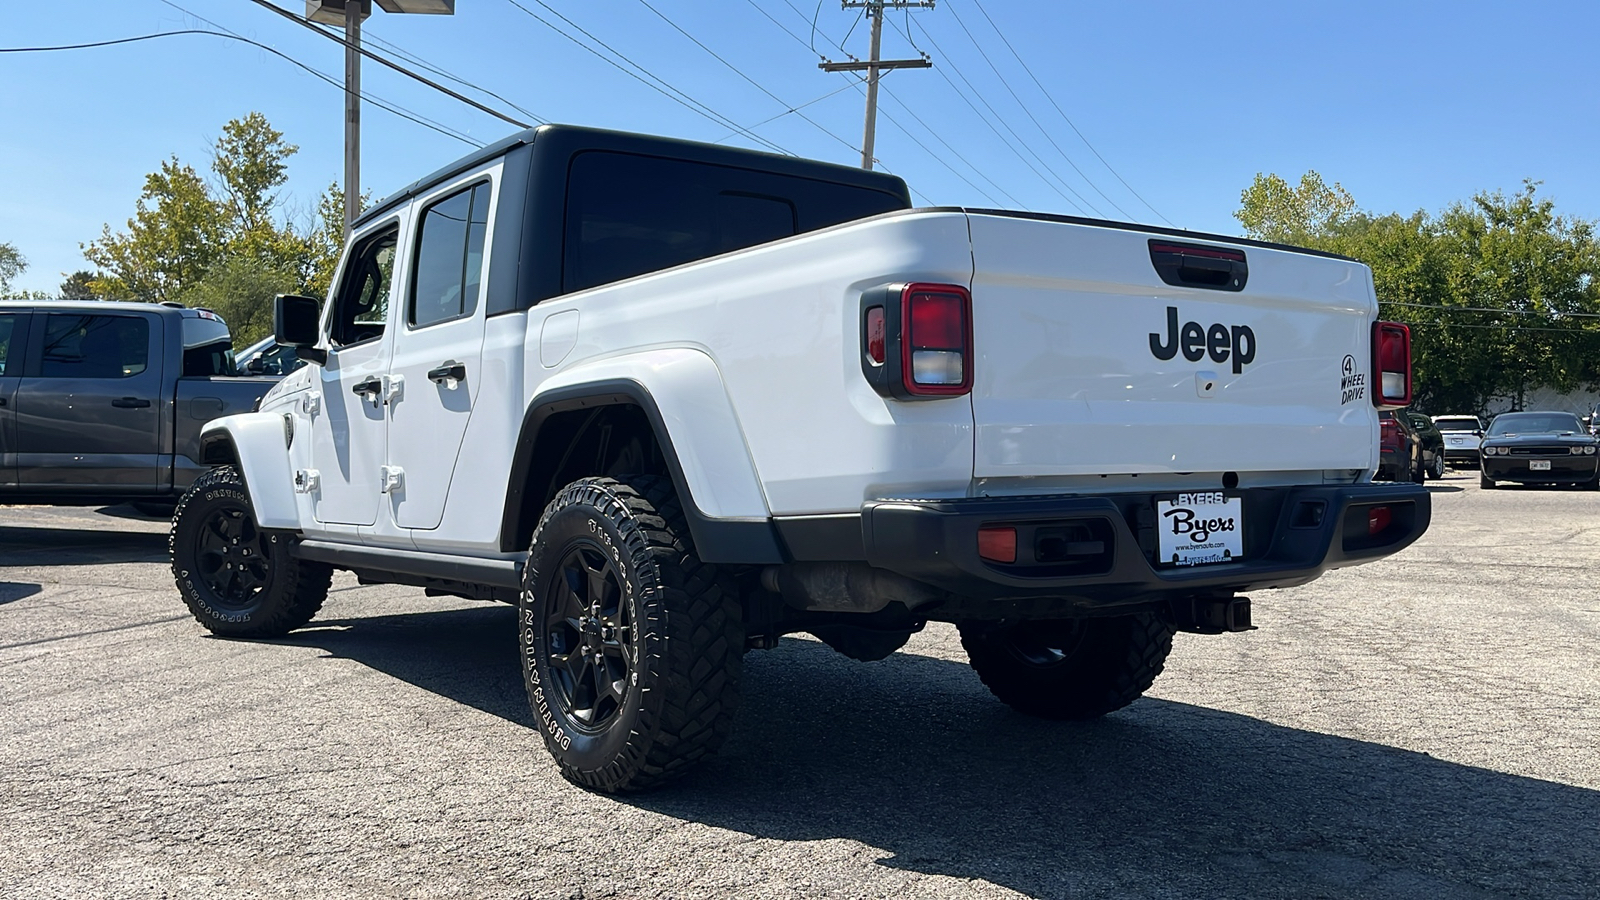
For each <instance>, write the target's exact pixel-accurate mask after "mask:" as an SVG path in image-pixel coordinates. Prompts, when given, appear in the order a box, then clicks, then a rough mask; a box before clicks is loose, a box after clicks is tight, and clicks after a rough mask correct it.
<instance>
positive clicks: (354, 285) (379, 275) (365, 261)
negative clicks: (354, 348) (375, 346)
mask: <svg viewBox="0 0 1600 900" xmlns="http://www.w3.org/2000/svg"><path fill="white" fill-rule="evenodd" d="M399 235H400V232H399V230H398V229H393V228H391V229H389V230H388V231H383V232H380V233H378V234H375V235H373V236H372V237H369V238H367V239H366V240H365V241H362V242H361V244H360V245H359V246H357V247H356V249H355V250H354V251H352V252H351V254H350V261H349V263H348V264H347V265H346V266H345V272H344V281H343V282H342V283H341V284H340V285H339V294H338V296H336V297H335V298H334V303H335V306H334V309H333V322H332V325H331V327H330V329H329V335H328V336H329V337H330V338H332V339H333V343H334V346H336V347H344V346H348V345H350V344H359V343H361V342H362V341H369V340H372V339H373V338H376V337H382V336H383V326H384V323H385V322H387V321H388V318H389V289H390V285H391V283H392V282H393V279H394V255H395V244H396V243H397V241H398V239H399Z"/></svg>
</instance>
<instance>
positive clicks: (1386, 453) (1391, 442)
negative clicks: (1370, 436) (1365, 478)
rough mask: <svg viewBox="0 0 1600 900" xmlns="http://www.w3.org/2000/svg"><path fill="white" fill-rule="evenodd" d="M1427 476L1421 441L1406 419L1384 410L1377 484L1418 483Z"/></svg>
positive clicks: (1379, 415)
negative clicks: (1379, 482)
mask: <svg viewBox="0 0 1600 900" xmlns="http://www.w3.org/2000/svg"><path fill="white" fill-rule="evenodd" d="M1427 477H1428V474H1427V468H1426V467H1425V466H1424V465H1423V462H1422V438H1421V436H1420V435H1418V434H1417V432H1416V429H1415V428H1413V427H1412V425H1411V423H1410V422H1407V421H1406V418H1405V416H1397V415H1395V414H1394V413H1393V412H1390V411H1388V410H1385V411H1383V412H1380V413H1378V473H1377V474H1376V475H1374V476H1373V479H1374V480H1377V481H1415V482H1416V483H1417V484H1421V483H1422V482H1423V480H1424V479H1426V478H1427Z"/></svg>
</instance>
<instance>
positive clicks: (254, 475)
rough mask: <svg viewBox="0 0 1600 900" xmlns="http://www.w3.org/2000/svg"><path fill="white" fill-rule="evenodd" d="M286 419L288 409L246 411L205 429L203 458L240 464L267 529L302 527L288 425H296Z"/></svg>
mask: <svg viewBox="0 0 1600 900" xmlns="http://www.w3.org/2000/svg"><path fill="white" fill-rule="evenodd" d="M285 421H286V417H285V416H284V415H283V414H282V413H265V412H255V413H241V414H239V415H234V416H224V417H223V418H221V419H214V420H212V421H211V422H208V423H207V424H206V426H205V428H203V429H201V431H200V458H201V460H202V461H203V462H206V463H211V464H216V465H221V464H224V463H227V462H232V463H233V465H234V466H236V467H237V468H238V470H239V477H241V478H243V479H244V485H245V490H246V492H247V493H249V495H250V505H251V506H252V507H254V509H255V514H256V525H257V526H259V527H261V528H283V529H299V527H300V513H299V506H298V504H296V503H295V498H294V473H293V472H292V471H291V469H290V466H289V446H288V444H289V434H290V433H289V432H288V431H287V430H286V429H287V428H289V427H292V426H286V425H285V424H284V423H285Z"/></svg>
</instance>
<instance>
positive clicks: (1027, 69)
mask: <svg viewBox="0 0 1600 900" xmlns="http://www.w3.org/2000/svg"><path fill="white" fill-rule="evenodd" d="M972 3H973V5H974V6H976V7H978V12H981V13H983V17H984V18H985V19H988V20H989V27H991V28H993V29H994V33H995V34H997V35H999V36H1000V40H1001V42H1002V43H1004V44H1005V45H1006V49H1007V50H1010V51H1011V55H1012V56H1015V57H1016V58H1017V62H1018V63H1019V64H1020V65H1021V66H1022V71H1024V72H1027V73H1028V77H1029V78H1032V79H1033V83H1034V84H1035V85H1038V87H1039V92H1040V93H1042V94H1044V96H1045V99H1046V100H1049V101H1050V105H1051V106H1054V107H1055V108H1056V112H1057V113H1060V114H1061V118H1062V119H1063V120H1064V121H1065V122H1066V123H1067V125H1069V126H1071V128H1072V131H1073V133H1074V134H1076V135H1077V136H1078V140H1081V141H1083V145H1084V146H1085V147H1088V148H1089V152H1091V153H1093V154H1094V155H1095V158H1096V159H1098V160H1100V164H1101V165H1103V166H1105V167H1106V171H1108V172H1110V173H1111V174H1112V175H1114V176H1116V179H1117V180H1118V181H1120V182H1122V186H1123V187H1125V188H1127V189H1128V193H1130V194H1132V195H1134V196H1135V197H1138V198H1139V202H1140V203H1143V204H1144V205H1145V208H1146V209H1148V210H1150V211H1151V212H1153V213H1155V214H1156V216H1157V217H1159V218H1160V219H1161V221H1163V222H1166V223H1167V224H1168V225H1172V227H1174V228H1176V227H1178V226H1177V225H1176V224H1174V223H1173V221H1172V220H1171V219H1169V218H1167V217H1166V216H1163V215H1161V210H1159V209H1156V208H1155V207H1154V206H1151V205H1150V201H1148V200H1146V199H1145V198H1144V197H1143V196H1142V195H1141V194H1140V193H1139V192H1138V191H1136V190H1134V189H1133V185H1131V184H1129V183H1128V180H1127V179H1126V178H1123V177H1122V173H1120V172H1118V171H1117V170H1116V169H1114V168H1112V167H1111V163H1109V162H1107V161H1106V158H1105V157H1104V156H1102V155H1100V151H1099V150H1097V149H1095V146H1094V145H1093V144H1091V143H1089V139H1088V138H1087V137H1085V136H1084V134H1083V132H1082V131H1080V130H1079V129H1078V126H1077V123H1075V122H1073V121H1072V117H1071V116H1069V115H1067V112H1066V110H1064V109H1062V108H1061V104H1059V103H1057V102H1056V98H1055V97H1054V96H1053V95H1051V93H1050V92H1049V91H1048V90H1046V89H1045V86H1044V82H1042V81H1040V80H1039V76H1037V75H1035V74H1033V69H1032V68H1030V67H1029V66H1028V64H1027V62H1025V61H1024V60H1023V59H1022V54H1020V53H1018V52H1017V48H1015V47H1013V46H1011V41H1009V40H1007V39H1006V36H1005V33H1004V32H1002V31H1001V30H1000V26H999V25H997V24H995V21H994V19H993V18H992V17H990V15H989V11H988V10H987V9H984V8H983V2H982V0H972Z"/></svg>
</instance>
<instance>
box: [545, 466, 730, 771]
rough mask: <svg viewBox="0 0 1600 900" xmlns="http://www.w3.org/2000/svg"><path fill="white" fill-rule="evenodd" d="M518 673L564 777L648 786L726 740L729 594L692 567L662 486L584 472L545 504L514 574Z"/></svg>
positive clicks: (717, 578) (702, 567) (702, 568)
mask: <svg viewBox="0 0 1600 900" xmlns="http://www.w3.org/2000/svg"><path fill="white" fill-rule="evenodd" d="M520 606H521V610H520V613H521V614H520V616H519V621H520V623H521V624H520V644H521V647H522V671H523V677H524V680H525V682H526V685H527V689H528V701H529V703H530V704H531V705H532V707H533V714H534V719H535V720H536V721H537V722H538V724H539V730H540V732H541V733H542V734H543V735H544V741H545V746H546V747H547V748H549V750H550V753H551V755H552V756H554V757H555V759H556V762H557V763H558V764H559V765H560V767H561V773H562V774H563V775H565V776H566V777H567V778H568V779H569V780H571V781H573V782H575V783H577V784H579V785H582V786H584V787H588V788H593V789H595V790H601V791H607V792H621V791H637V790H643V789H646V788H650V787H654V786H656V785H658V784H660V783H662V782H664V781H667V780H670V779H672V778H674V777H677V776H678V775H681V774H682V773H683V772H685V771H686V770H688V769H689V768H690V766H692V765H693V764H694V763H695V762H697V761H699V760H701V759H703V758H705V757H706V756H707V755H709V754H710V753H712V752H713V751H714V750H716V748H717V747H718V746H719V745H721V743H722V742H723V740H725V739H726V738H727V735H728V732H729V729H730V728H731V727H732V724H733V712H734V708H735V707H736V705H737V703H738V697H739V674H740V670H741V668H742V657H743V654H744V624H743V621H742V617H741V615H740V605H739V600H738V596H737V594H736V593H735V591H734V590H733V589H732V586H731V584H730V583H729V582H728V581H727V579H725V578H723V577H722V576H721V575H720V574H719V573H718V572H717V570H716V569H715V568H714V567H712V566H709V565H706V564H704V563H702V562H700V560H699V558H698V557H696V556H695V554H694V548H693V546H692V545H691V543H690V539H689V530H688V527H687V525H686V524H685V522H684V518H683V512H682V508H681V507H680V506H679V504H678V500H677V497H676V495H675V494H674V492H673V489H672V483H671V482H670V481H668V480H666V479H663V478H655V477H640V476H634V477H627V478H624V479H613V478H584V479H580V480H578V481H575V482H573V483H572V484H569V485H567V486H566V487H565V488H563V489H562V490H561V492H560V493H559V494H558V495H557V496H556V498H555V499H554V500H552V501H551V502H550V505H549V506H548V507H546V508H545V511H544V515H543V517H542V518H541V519H540V520H539V526H538V528H537V530H535V531H534V535H533V546H532V548H531V549H530V550H529V551H528V563H527V565H526V566H525V567H524V570H523V585H522V597H521V601H520Z"/></svg>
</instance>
